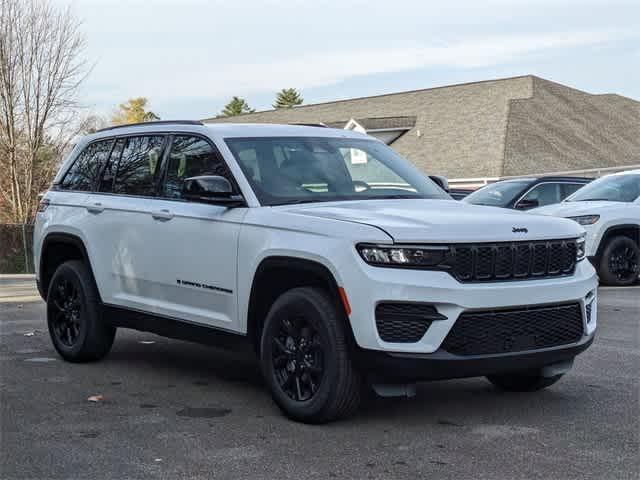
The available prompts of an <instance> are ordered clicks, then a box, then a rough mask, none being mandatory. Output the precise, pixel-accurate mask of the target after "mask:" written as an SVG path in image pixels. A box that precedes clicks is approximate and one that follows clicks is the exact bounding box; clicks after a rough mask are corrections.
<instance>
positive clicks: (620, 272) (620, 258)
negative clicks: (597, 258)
mask: <svg viewBox="0 0 640 480" xmlns="http://www.w3.org/2000/svg"><path fill="white" fill-rule="evenodd" d="M609 271H610V272H611V273H612V274H614V275H615V277H616V279H617V280H618V281H620V282H625V283H626V282H628V281H629V280H634V279H636V278H637V277H638V252H637V249H633V248H632V247H631V246H630V245H620V246H619V247H617V248H616V249H614V250H613V251H612V252H611V255H610V256H609Z"/></svg>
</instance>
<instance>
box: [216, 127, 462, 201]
mask: <svg viewBox="0 0 640 480" xmlns="http://www.w3.org/2000/svg"><path fill="white" fill-rule="evenodd" d="M225 141H226V143H227V145H228V146H229V149H230V150H231V152H232V153H233V155H234V157H235V159H236V161H237V162H238V164H239V165H240V168H241V169H242V171H243V173H244V174H245V176H246V177H247V180H248V181H249V183H250V184H251V187H252V188H253V190H254V192H255V194H256V196H257V197H258V200H259V201H260V203H261V204H262V205H281V204H287V203H305V202H322V201H333V200H366V199H383V198H439V199H450V197H449V196H448V195H447V194H446V193H444V192H443V191H442V190H440V189H439V188H438V187H437V186H436V184H435V183H433V182H432V181H431V180H430V179H429V178H427V177H426V175H424V174H423V173H421V172H420V171H419V170H417V169H416V168H414V167H413V166H412V165H410V164H409V163H408V162H406V161H404V160H403V159H402V158H401V157H399V156H398V155H397V154H396V153H395V152H394V151H393V150H391V149H390V148H389V147H387V146H386V145H384V144H383V143H381V142H378V141H375V140H366V139H354V138H328V137H258V138H227V139H226V140H225Z"/></svg>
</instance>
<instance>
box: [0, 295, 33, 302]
mask: <svg viewBox="0 0 640 480" xmlns="http://www.w3.org/2000/svg"><path fill="white" fill-rule="evenodd" d="M39 301H42V298H40V295H21V296H19V297H0V303H27V302H39Z"/></svg>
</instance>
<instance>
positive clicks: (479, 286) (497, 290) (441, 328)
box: [342, 250, 598, 354]
mask: <svg viewBox="0 0 640 480" xmlns="http://www.w3.org/2000/svg"><path fill="white" fill-rule="evenodd" d="M354 252H355V250H354ZM355 260H356V261H359V262H358V265H359V267H360V268H357V269H356V268H354V269H347V270H346V271H345V274H344V275H343V278H342V281H343V285H344V288H345V290H346V293H347V296H348V298H349V303H350V304H351V308H352V312H351V315H350V316H349V321H350V324H351V329H352V331H353V335H354V339H355V341H356V344H357V346H358V347H360V348H361V349H365V350H379V351H383V352H395V353H407V354H409V353H410V354H435V353H436V352H438V350H439V349H440V347H441V345H442V343H443V341H444V340H445V338H446V337H447V335H448V333H449V331H450V330H451V329H452V328H453V326H454V324H455V322H456V320H457V319H458V317H459V316H460V315H461V314H462V313H463V312H465V311H470V310H493V309H495V310H498V309H508V308H517V307H524V306H542V305H558V304H566V303H578V304H580V306H581V309H582V314H583V319H585V322H584V334H585V336H591V335H592V334H593V332H594V331H595V329H596V325H597V318H596V317H597V303H596V302H597V286H598V280H597V276H596V273H595V270H594V268H593V266H592V265H591V264H590V263H589V262H588V261H581V262H579V263H578V264H577V266H576V270H575V273H574V274H573V275H571V276H568V277H558V278H550V279H542V280H523V281H505V282H495V283H493V282H492V283H460V282H458V281H457V280H455V279H454V278H453V277H452V276H451V275H449V274H448V273H445V272H434V271H424V270H405V269H390V268H379V267H372V266H369V265H367V264H365V263H364V262H363V261H362V260H361V259H360V258H359V257H358V258H356V259H355ZM382 302H414V303H428V304H430V305H432V306H434V307H435V308H436V309H437V311H438V313H439V314H441V315H443V316H444V317H446V318H445V319H443V320H437V321H434V322H433V323H432V324H431V326H430V327H429V329H428V330H427V332H426V334H425V335H424V336H423V337H422V338H421V339H420V340H419V341H417V342H414V343H393V342H385V341H384V340H382V338H380V335H379V334H378V330H377V326H376V321H375V308H376V306H377V305H378V304H379V303H382ZM589 304H591V312H592V313H591V321H590V322H588V323H587V322H586V316H587V315H586V309H587V306H588V305H589Z"/></svg>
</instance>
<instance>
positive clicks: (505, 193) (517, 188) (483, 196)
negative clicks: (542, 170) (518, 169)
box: [462, 180, 531, 207]
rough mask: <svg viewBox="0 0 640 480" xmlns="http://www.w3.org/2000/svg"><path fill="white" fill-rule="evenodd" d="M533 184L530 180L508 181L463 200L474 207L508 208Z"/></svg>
mask: <svg viewBox="0 0 640 480" xmlns="http://www.w3.org/2000/svg"><path fill="white" fill-rule="evenodd" d="M530 183H531V181H530V180H508V181H505V182H496V183H492V184H490V185H487V186H485V187H482V188H480V189H478V190H476V191H475V192H473V193H471V194H469V195H467V196H466V197H464V198H463V199H462V201H463V202H467V203H472V204H474V205H490V206H492V207H506V206H507V205H508V204H509V203H511V202H512V201H513V200H515V198H516V197H517V196H518V195H520V194H521V193H522V191H523V190H524V189H525V188H526V187H527V186H528V185H529V184H530Z"/></svg>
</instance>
